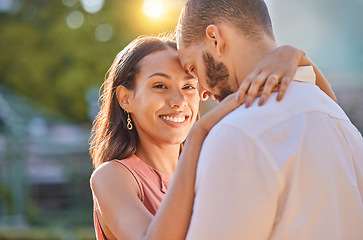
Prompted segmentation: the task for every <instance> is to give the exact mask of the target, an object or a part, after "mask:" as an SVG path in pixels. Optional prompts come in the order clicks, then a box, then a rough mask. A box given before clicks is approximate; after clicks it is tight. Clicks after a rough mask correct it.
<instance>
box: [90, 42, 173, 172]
mask: <svg viewBox="0 0 363 240" xmlns="http://www.w3.org/2000/svg"><path fill="white" fill-rule="evenodd" d="M168 48H171V49H175V50H176V49H177V48H176V42H175V41H174V40H172V39H171V38H169V37H148V36H142V37H139V38H137V39H135V40H134V41H132V42H131V43H130V44H129V45H127V46H126V47H125V48H124V49H123V50H122V51H121V52H119V53H118V54H117V56H116V58H115V60H114V61H113V63H112V65H111V67H110V69H109V70H108V76H107V77H106V79H105V82H104V83H103V85H102V86H101V89H102V88H103V93H102V95H101V96H100V100H101V107H100V111H99V113H98V115H97V117H96V119H95V121H94V123H93V127H92V135H91V138H90V151H89V152H90V155H91V158H92V163H93V166H94V167H95V168H97V167H98V166H99V165H101V164H102V163H104V162H107V161H110V160H113V159H124V158H128V157H129V156H131V155H132V154H134V153H135V151H136V148H137V144H138V135H137V131H136V129H135V128H133V129H132V130H131V131H130V130H128V129H127V127H126V124H127V121H126V119H127V113H126V112H125V111H124V110H123V109H122V108H121V107H120V105H119V103H118V101H117V96H116V89H117V87H118V86H120V85H121V86H124V87H125V88H127V89H129V90H133V89H134V88H135V79H136V75H137V74H138V73H139V71H140V65H139V62H140V61H141V60H142V59H143V58H144V57H146V56H147V55H149V54H151V53H153V52H157V51H163V50H167V49H168Z"/></svg>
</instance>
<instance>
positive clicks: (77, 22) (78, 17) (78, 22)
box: [66, 10, 84, 29]
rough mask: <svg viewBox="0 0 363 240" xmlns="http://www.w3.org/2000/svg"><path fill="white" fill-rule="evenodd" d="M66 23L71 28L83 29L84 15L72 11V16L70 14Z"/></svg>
mask: <svg viewBox="0 0 363 240" xmlns="http://www.w3.org/2000/svg"><path fill="white" fill-rule="evenodd" d="M66 22H67V25H68V27H70V28H73V29H76V28H79V27H81V26H82V24H83V22H84V16H83V13H81V12H80V11H77V10H75V11H72V12H71V13H70V14H68V16H67V18H66Z"/></svg>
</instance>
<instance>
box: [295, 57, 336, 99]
mask: <svg viewBox="0 0 363 240" xmlns="http://www.w3.org/2000/svg"><path fill="white" fill-rule="evenodd" d="M299 66H312V67H313V68H314V72H315V75H316V85H317V86H318V87H319V88H320V89H321V90H322V91H323V92H325V93H326V95H328V96H329V97H330V98H331V99H333V100H334V101H335V102H336V103H338V99H337V97H336V96H335V94H334V92H333V89H332V88H331V86H330V84H329V82H328V81H327V80H326V79H325V77H324V75H323V73H322V72H321V71H320V70H319V68H318V67H317V66H316V65H315V64H314V63H313V62H312V61H311V60H310V59H309V58H308V57H307V56H306V55H305V53H304V54H303V55H302V57H301V60H300V64H299Z"/></svg>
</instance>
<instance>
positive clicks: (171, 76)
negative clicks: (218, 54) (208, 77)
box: [129, 49, 199, 145]
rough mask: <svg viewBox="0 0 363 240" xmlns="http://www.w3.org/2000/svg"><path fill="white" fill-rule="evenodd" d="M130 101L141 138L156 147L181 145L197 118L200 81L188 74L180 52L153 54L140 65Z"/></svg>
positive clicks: (167, 51) (169, 50)
mask: <svg viewBox="0 0 363 240" xmlns="http://www.w3.org/2000/svg"><path fill="white" fill-rule="evenodd" d="M139 64H140V72H139V73H138V74H137V75H136V87H135V89H134V91H133V94H132V97H131V98H130V100H129V102H130V105H131V106H132V111H130V113H131V117H132V120H133V122H134V124H135V127H136V130H137V132H138V135H139V138H140V139H148V140H150V141H152V142H153V143H155V144H158V145H159V144H165V143H166V144H180V143H181V142H183V141H184V140H185V138H186V137H187V135H188V133H189V131H190V129H191V127H192V125H193V123H194V122H195V120H196V117H197V115H198V108H199V95H198V90H197V81H196V79H195V78H193V77H192V76H190V75H188V74H186V73H185V71H184V70H183V68H182V67H181V65H180V62H179V58H178V55H177V51H176V50H173V49H168V50H164V51H158V52H154V53H152V54H150V55H148V56H146V57H144V58H143V59H142V60H141V61H140V62H139Z"/></svg>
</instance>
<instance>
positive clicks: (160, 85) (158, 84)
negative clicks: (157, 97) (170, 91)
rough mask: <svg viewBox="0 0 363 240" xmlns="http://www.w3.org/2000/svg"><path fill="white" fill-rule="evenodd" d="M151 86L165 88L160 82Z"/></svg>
mask: <svg viewBox="0 0 363 240" xmlns="http://www.w3.org/2000/svg"><path fill="white" fill-rule="evenodd" d="M153 88H159V89H166V86H165V85H164V84H162V83H157V84H155V85H154V86H153Z"/></svg>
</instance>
